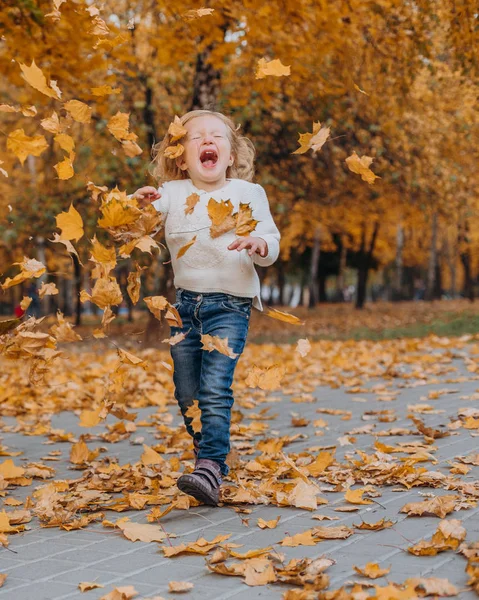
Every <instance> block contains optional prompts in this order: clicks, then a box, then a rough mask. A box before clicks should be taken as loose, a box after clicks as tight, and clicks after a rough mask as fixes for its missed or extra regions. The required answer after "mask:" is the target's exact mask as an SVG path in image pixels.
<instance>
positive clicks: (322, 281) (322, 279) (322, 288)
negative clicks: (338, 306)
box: [318, 273, 328, 302]
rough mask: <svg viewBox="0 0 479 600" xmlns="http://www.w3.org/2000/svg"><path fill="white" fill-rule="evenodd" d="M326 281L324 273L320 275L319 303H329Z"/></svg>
mask: <svg viewBox="0 0 479 600" xmlns="http://www.w3.org/2000/svg"><path fill="white" fill-rule="evenodd" d="M326 280H327V277H326V275H325V274H324V273H320V274H319V278H318V284H319V290H318V291H319V302H327V301H328V296H327V294H326Z"/></svg>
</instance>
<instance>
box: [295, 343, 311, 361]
mask: <svg viewBox="0 0 479 600" xmlns="http://www.w3.org/2000/svg"><path fill="white" fill-rule="evenodd" d="M296 352H297V353H298V354H299V355H300V356H302V357H303V358H304V357H305V356H306V355H308V354H309V353H310V352H311V343H310V341H309V340H308V339H301V340H298V342H297V345H296Z"/></svg>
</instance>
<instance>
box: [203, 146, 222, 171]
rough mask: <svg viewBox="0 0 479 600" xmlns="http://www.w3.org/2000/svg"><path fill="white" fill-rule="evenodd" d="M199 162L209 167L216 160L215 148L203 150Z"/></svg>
mask: <svg viewBox="0 0 479 600" xmlns="http://www.w3.org/2000/svg"><path fill="white" fill-rule="evenodd" d="M200 161H201V164H202V165H203V166H204V167H206V168H211V167H214V166H215V165H216V163H217V162H218V153H217V152H216V150H210V149H208V150H203V151H202V152H201V154H200Z"/></svg>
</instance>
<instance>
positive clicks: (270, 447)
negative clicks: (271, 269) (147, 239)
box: [0, 335, 479, 600]
mask: <svg viewBox="0 0 479 600" xmlns="http://www.w3.org/2000/svg"><path fill="white" fill-rule="evenodd" d="M129 350H131V348H129ZM171 369H172V367H171V361H170V358H169V355H168V353H167V352H165V351H163V350H157V349H153V348H150V349H145V350H142V351H141V350H137V349H135V353H134V354H133V353H130V352H129V351H128V350H121V351H119V350H117V349H112V350H109V351H105V350H102V351H101V352H100V351H98V350H96V351H95V350H91V351H85V350H84V351H83V352H77V351H75V350H71V349H70V347H68V349H67V350H65V351H64V354H63V356H61V357H59V358H58V359H57V360H55V361H54V362H53V363H52V365H51V369H50V371H49V373H48V376H47V377H46V378H45V381H44V383H42V384H34V383H32V382H31V380H29V378H28V369H27V368H26V366H25V363H24V362H21V361H17V362H14V361H6V360H4V361H3V362H2V370H1V375H0V403H1V408H2V411H1V412H2V421H1V423H0V426H1V436H2V437H1V438H0V456H1V461H0V504H1V505H2V506H1V510H0V543H1V546H0V556H1V557H2V562H1V564H2V565H5V566H2V568H1V572H2V575H0V581H1V582H3V587H2V589H0V597H3V596H5V597H6V598H10V597H14V596H13V595H12V594H14V595H15V597H16V598H23V597H25V598H27V597H31V594H32V593H33V590H34V589H36V597H38V598H40V597H42V598H43V597H44V598H50V599H51V598H57V597H58V598H60V597H61V598H63V597H65V598H66V597H71V598H73V597H76V594H80V595H81V594H82V591H85V592H86V591H88V590H94V589H95V588H99V587H100V586H103V587H105V588H106V589H98V590H96V592H91V593H90V594H86V595H85V597H94V598H104V599H105V600H119V599H120V598H121V599H123V598H124V599H129V598H134V597H136V598H140V597H141V598H147V597H148V598H151V597H155V596H158V594H160V595H161V596H166V595H167V594H169V593H173V594H174V593H177V592H181V591H183V592H185V593H186V592H188V595H187V597H191V598H205V597H210V598H211V597H214V598H220V597H221V598H222V597H230V596H234V597H235V598H243V594H244V597H245V598H246V595H245V594H246V593H247V594H248V598H255V597H259V596H255V595H254V594H253V595H252V592H253V590H249V591H248V592H244V590H248V588H247V587H246V586H250V588H255V589H257V590H261V597H266V598H268V597H271V598H273V597H276V598H277V597H280V596H282V597H283V598H284V599H285V600H309V599H310V598H311V599H313V598H324V599H333V598H341V599H342V598H345V599H346V598H352V599H354V600H362V599H365V598H368V597H373V596H375V597H377V598H383V599H391V598H393V599H395V598H398V599H399V598H404V599H409V598H419V597H424V596H457V595H459V596H461V597H467V596H469V595H470V594H473V593H474V591H476V593H477V592H478V591H479V540H478V537H479V531H478V530H479V526H478V525H477V514H478V513H477V500H478V497H479V483H478V481H477V467H478V466H479V454H477V450H476V447H477V442H476V439H475V438H476V437H477V436H478V435H479V408H477V401H478V400H479V383H478V379H479V376H478V374H477V372H478V370H479V343H478V342H477V341H476V340H475V338H474V336H471V335H469V336H463V337H461V338H445V337H442V338H440V337H429V338H425V339H401V340H390V341H359V342H358V341H356V342H353V341H326V340H323V341H320V342H311V343H310V342H309V341H307V340H305V339H303V340H301V341H299V342H298V343H296V344H272V343H271V344H249V346H248V347H247V349H246V351H245V353H244V355H243V356H242V358H241V360H240V362H239V364H238V369H237V377H236V382H235V398H236V401H235V407H234V410H233V418H232V429H231V439H232V445H233V450H232V452H231V453H230V456H229V464H230V466H231V473H230V475H229V477H228V478H227V479H226V480H225V482H224V485H223V488H222V506H221V507H219V508H209V507H202V506H199V505H198V503H197V502H196V501H194V500H193V499H191V498H190V497H188V496H185V495H183V494H181V493H179V492H178V490H177V488H176V485H175V481H176V479H177V478H178V476H179V475H180V474H181V473H182V472H183V471H184V470H191V469H192V467H193V453H192V445H191V442H190V439H189V437H188V435H187V434H186V432H185V430H184V428H183V426H182V425H181V419H180V416H179V413H178V409H177V406H176V403H175V401H174V399H173V387H172V380H171ZM192 414H193V416H196V417H197V416H198V415H197V414H195V409H194V408H193V411H192ZM196 426H199V419H196ZM42 536H44V537H42ZM47 536H49V537H47ZM51 536H54V537H53V540H54V541H55V542H56V543H52V544H50V545H49V546H48V548H49V549H45V550H44V556H42V557H41V560H40V559H38V560H30V561H29V560H28V558H25V557H28V551H27V552H26V553H25V548H32V547H34V546H35V544H38V545H40V544H42V543H43V541H45V540H46V539H50V537H51ZM75 536H77V537H75ZM85 536H87V540H88V546H87V547H86V548H84V549H83V550H82V544H83V543H84V542H85ZM88 536H90V537H88ZM75 540H77V545H75V544H76V542H75ZM82 540H83V542H81V541H82ZM66 543H69V544H71V546H72V547H73V549H74V551H75V557H76V558H75V560H73V561H72V562H71V564H68V563H67V558H66V554H65V546H62V544H66ZM125 545H126V546H125ZM55 547H57V550H56V552H55V551H54V548H55ZM58 548H59V549H58ZM101 548H102V550H100V549H101ZM82 551H83V554H82ZM50 554H53V555H54V557H55V558H52V557H51V556H50ZM88 555H89V558H90V561H89V560H88ZM135 557H136V558H140V557H141V559H142V560H140V563H141V566H138V565H137V566H134V565H135ZM42 560H43V562H45V561H46V563H47V564H46V565H45V568H44V572H43V573H42V576H41V577H39V580H40V583H39V582H36V581H34V579H35V577H34V575H32V573H33V571H34V567H35V564H36V562H38V561H40V562H42ZM112 561H113V564H116V565H117V567H116V569H115V568H114V567H113V566H108V565H109V564H111V563H112ZM52 563H54V564H55V565H57V567H58V565H60V566H62V565H63V568H64V570H63V571H62V570H61V569H60V573H58V571H56V572H54V573H53V574H52V575H51V576H49V575H48V568H49V565H50V564H52ZM118 565H120V567H118ZM29 573H30V575H29ZM40 584H41V585H40ZM60 584H62V585H64V586H65V588H64V591H63V594H60V593H58V592H57V591H55V593H53V592H51V593H50V595H48V594H49V592H48V590H49V589H50V590H53V589H54V587H53V586H54V585H57V586H58V585H60ZM33 586H36V587H33ZM42 586H43V587H42ZM68 586H70V587H68ZM42 590H43V591H42ZM69 590H70V591H69ZM80 590H82V591H80ZM41 593H44V594H45V595H44V596H42V595H41ZM258 593H259V592H258ZM22 594H25V595H22ZM28 594H30V596H28ZM94 594H96V595H94Z"/></svg>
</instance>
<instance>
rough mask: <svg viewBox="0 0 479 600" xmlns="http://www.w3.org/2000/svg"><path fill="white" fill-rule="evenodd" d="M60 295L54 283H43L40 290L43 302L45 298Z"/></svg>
mask: <svg viewBox="0 0 479 600" xmlns="http://www.w3.org/2000/svg"><path fill="white" fill-rule="evenodd" d="M59 293H60V292H59V290H58V288H57V286H56V285H55V284H54V283H45V282H44V281H42V285H41V286H40V289H39V290H38V295H39V296H40V298H41V299H42V300H43V298H44V297H45V296H56V295H57V294H59Z"/></svg>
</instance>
